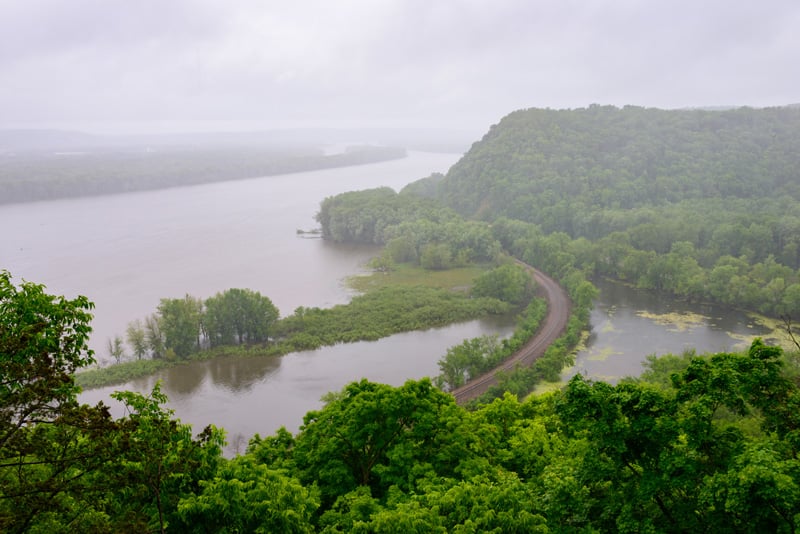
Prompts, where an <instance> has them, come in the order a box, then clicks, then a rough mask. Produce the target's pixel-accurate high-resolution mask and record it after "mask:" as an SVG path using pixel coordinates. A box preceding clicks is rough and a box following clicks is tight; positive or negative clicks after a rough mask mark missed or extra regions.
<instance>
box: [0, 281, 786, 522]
mask: <svg viewBox="0 0 800 534" xmlns="http://www.w3.org/2000/svg"><path fill="white" fill-rule="evenodd" d="M0 282H2V284H0V311H2V315H0V318H1V321H0V326H2V328H0V349H2V352H1V353H0V358H2V360H0V361H2V364H3V365H2V367H0V371H1V372H2V375H1V376H0V385H2V388H3V389H2V390H0V392H2V394H3V395H2V396H0V402H2V404H0V410H1V411H0V413H2V415H3V419H2V421H0V423H2V426H0V431H1V432H2V433H1V434H0V437H2V442H0V459H1V461H0V525H2V528H3V530H4V531H6V532H23V531H24V532H75V531H82V532H89V531H91V532H120V531H126V532H131V531H136V532H399V531H402V532H408V531H419V532H498V533H499V532H687V531H690V532H709V531H712V532H795V531H796V530H797V527H798V522H800V460H798V454H799V453H800V415H798V414H800V389H798V384H797V382H796V381H795V379H794V377H796V376H797V374H796V373H794V372H792V373H787V372H786V371H785V369H784V365H785V363H784V362H785V361H787V360H785V359H784V357H783V356H784V355H783V353H782V350H781V349H780V348H776V347H769V346H766V345H765V344H764V343H762V342H761V341H760V340H757V341H755V342H754V343H753V344H752V346H751V347H750V349H749V350H748V351H747V352H746V353H742V354H733V353H720V354H714V355H707V356H695V355H694V354H691V353H687V354H685V355H683V356H680V357H668V358H666V359H665V360H664V363H663V364H661V363H660V362H659V361H658V360H654V359H650V361H649V370H648V371H647V372H646V373H645V374H644V375H643V377H642V378H641V379H637V380H634V379H628V380H624V381H622V382H621V383H620V384H618V385H616V386H614V385H610V384H606V383H603V382H592V381H589V380H586V379H584V378H582V377H580V376H577V377H575V378H574V379H573V380H571V381H570V382H569V384H568V385H567V386H566V387H565V388H564V389H563V391H557V392H554V393H551V394H548V395H545V396H541V397H532V398H530V399H528V400H526V401H524V402H521V401H520V400H518V399H517V397H515V396H513V395H510V394H506V395H504V396H503V397H502V398H498V399H495V400H494V401H492V402H490V403H488V404H483V405H480V406H476V407H475V408H474V409H473V410H472V411H467V410H466V409H464V408H462V407H459V406H457V405H456V404H455V402H454V399H453V398H452V397H451V396H449V395H448V394H446V393H444V392H442V391H441V390H439V389H437V388H435V387H434V386H433V384H432V383H431V381H430V380H428V379H423V380H419V381H408V382H407V383H406V384H405V385H403V386H401V387H391V386H386V385H382V384H375V383H372V382H368V381H366V380H363V381H360V382H355V383H352V384H349V385H348V386H346V387H345V388H344V389H343V390H342V391H340V392H337V393H333V394H330V395H328V396H327V399H326V401H327V403H326V404H325V406H324V407H323V408H321V409H320V410H317V411H313V412H309V413H308V414H307V415H306V417H305V418H304V424H303V426H302V428H301V429H300V431H299V432H298V433H297V434H296V435H293V434H291V433H289V432H288V431H286V430H285V429H280V430H279V431H278V432H276V433H275V434H274V435H272V436H266V437H261V436H258V435H256V436H254V437H253V439H251V441H250V443H249V446H248V448H247V451H246V453H245V454H243V455H241V456H238V457H235V458H232V459H226V458H223V457H222V452H221V451H222V445H223V433H222V432H221V431H219V430H217V429H215V428H213V427H209V428H207V429H205V430H204V431H202V432H201V433H200V434H199V435H197V436H193V435H192V430H191V428H190V427H189V426H188V425H184V424H182V423H180V421H178V420H176V419H175V418H174V416H173V414H172V412H171V411H169V410H167V409H165V408H164V407H163V405H164V402H165V401H166V398H165V397H164V395H163V394H162V393H161V392H160V390H159V388H158V386H156V388H155V389H154V390H153V392H152V393H151V394H150V395H148V396H143V395H140V394H136V393H130V392H120V393H117V394H115V397H116V398H117V399H118V400H120V401H122V402H123V403H124V405H125V406H126V407H127V409H126V414H125V415H124V416H123V417H120V418H118V419H112V418H111V417H110V415H109V414H108V410H107V409H106V408H105V407H104V406H102V404H100V405H98V406H96V407H89V406H80V405H78V404H77V402H76V400H75V394H76V391H77V389H76V387H75V385H74V383H73V382H72V379H71V372H72V371H74V370H75V369H76V368H79V367H81V366H83V365H86V364H88V363H90V362H91V361H92V355H91V353H90V352H89V351H88V350H87V349H86V346H85V336H86V334H88V332H89V328H88V326H87V325H88V320H89V318H90V315H89V314H88V312H87V310H88V309H90V308H91V306H90V304H89V303H88V302H87V301H86V300H85V299H83V298H79V299H76V300H74V301H67V300H64V299H61V298H56V297H52V296H49V295H46V294H45V293H44V292H43V288H42V287H41V286H36V285H33V284H23V285H22V286H20V287H19V288H17V287H15V286H13V285H12V284H11V283H10V277H9V276H8V275H7V273H4V276H3V277H0ZM790 361H793V359H792V360H790ZM50 377H52V378H50ZM12 392H14V393H20V394H21V395H20V396H18V395H12V394H11V393H12Z"/></svg>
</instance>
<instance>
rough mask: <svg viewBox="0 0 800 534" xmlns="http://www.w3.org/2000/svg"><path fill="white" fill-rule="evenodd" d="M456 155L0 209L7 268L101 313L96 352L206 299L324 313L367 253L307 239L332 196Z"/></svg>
mask: <svg viewBox="0 0 800 534" xmlns="http://www.w3.org/2000/svg"><path fill="white" fill-rule="evenodd" d="M458 157H459V155H458V154H433V153H422V152H412V153H410V154H409V156H408V157H406V158H404V159H401V160H395V161H388V162H383V163H377V164H369V165H361V166H354V167H345V168H336V169H327V170H321V171H313V172H302V173H295V174H286V175H279V176H270V177H264V178H253V179H248V180H238V181H231V182H221V183H214V184H207V185H198V186H192V187H179V188H172V189H164V190H159V191H145V192H139V193H127V194H121V195H110V196H102V197H89V198H77V199H65V200H57V201H49V202H36V203H29V204H16V205H4V206H0V228H3V229H9V230H5V231H3V232H2V234H0V265H2V267H3V268H5V269H8V270H9V271H10V272H11V273H12V275H14V276H15V278H17V279H20V278H24V279H26V280H29V281H32V282H36V283H42V284H45V285H46V286H47V289H48V291H49V292H51V293H54V294H59V295H61V294H63V295H66V296H67V297H74V296H76V295H86V296H87V297H89V299H90V300H92V301H94V302H95V304H96V309H95V319H94V321H93V323H92V326H93V329H94V333H93V336H92V340H91V345H92V347H93V348H94V349H95V350H96V351H97V353H98V356H100V357H101V358H102V357H105V356H106V355H105V343H106V340H107V339H108V338H110V337H113V336H115V335H123V336H124V333H125V328H126V326H127V324H128V323H129V322H130V321H132V320H135V319H142V318H144V317H145V316H147V315H149V314H151V313H153V312H154V311H155V309H156V306H157V305H158V303H159V300H160V299H161V298H178V297H183V296H184V295H185V294H187V293H188V294H190V295H192V296H194V297H199V298H203V299H205V298H207V297H210V296H213V295H214V294H216V293H217V292H220V291H224V290H226V289H229V288H234V287H237V288H249V289H253V290H255V291H260V292H261V293H262V294H263V295H266V296H268V297H269V298H270V299H272V301H273V302H274V303H275V305H276V306H277V307H278V309H279V310H280V311H281V314H282V315H288V314H290V313H292V311H294V309H295V308H297V307H298V306H307V307H311V306H318V307H329V306H332V305H335V304H339V303H343V302H346V301H347V300H348V299H349V297H350V296H351V292H350V291H349V290H348V289H347V288H346V287H344V285H343V284H342V280H343V278H345V277H346V276H350V275H353V274H356V273H358V272H359V271H360V270H361V269H362V268H363V265H364V263H365V262H366V261H367V260H368V259H369V258H370V257H371V256H372V255H374V253H375V249H374V248H372V247H364V246H355V245H338V244H333V243H328V242H326V241H323V240H321V239H308V238H301V237H298V235H297V233H296V232H297V230H298V229H304V230H308V229H311V228H314V227H316V226H317V223H316V221H315V220H314V215H315V214H316V212H317V210H318V209H319V203H320V201H322V200H323V199H324V198H325V197H326V196H329V195H335V194H338V193H341V192H344V191H350V190H360V189H367V188H372V187H380V186H389V187H393V188H395V189H396V190H397V189H400V188H402V187H403V186H404V185H406V184H407V183H409V182H412V181H414V180H417V179H419V178H423V177H426V176H428V175H430V174H431V173H432V172H446V171H447V169H448V168H449V167H450V165H452V164H453V163H455V161H456V160H457V159H458Z"/></svg>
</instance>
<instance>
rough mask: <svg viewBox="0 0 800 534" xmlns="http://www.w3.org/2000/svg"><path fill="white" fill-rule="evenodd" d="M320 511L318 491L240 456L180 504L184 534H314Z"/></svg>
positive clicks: (248, 457) (181, 526)
mask: <svg viewBox="0 0 800 534" xmlns="http://www.w3.org/2000/svg"><path fill="white" fill-rule="evenodd" d="M318 506H319V501H318V499H317V497H316V495H315V492H314V491H313V490H310V489H307V488H305V487H303V486H302V485H301V484H300V482H299V481H298V480H297V479H295V478H290V477H289V476H287V475H285V474H284V473H281V472H279V471H276V470H273V469H270V468H269V467H268V466H266V465H264V464H260V463H256V462H254V461H253V458H252V457H250V456H241V457H237V458H235V459H233V460H231V461H228V462H225V463H224V464H223V465H222V466H221V468H220V469H219V470H218V471H217V473H216V474H215V475H214V476H213V478H210V479H208V480H204V481H203V482H202V486H201V490H200V491H199V492H197V493H196V494H192V495H189V496H187V497H184V498H183V499H181V501H180V503H179V504H178V514H179V516H180V523H181V524H180V530H181V531H182V532H198V533H203V532H219V533H235V532H286V533H302V532H309V533H310V532H314V529H313V527H312V525H311V517H312V514H313V513H314V511H315V510H316V509H317V507H318Z"/></svg>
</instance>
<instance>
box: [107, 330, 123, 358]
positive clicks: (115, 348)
mask: <svg viewBox="0 0 800 534" xmlns="http://www.w3.org/2000/svg"><path fill="white" fill-rule="evenodd" d="M108 354H109V356H111V357H112V358H113V359H114V363H119V362H121V361H122V359H123V358H124V357H125V347H124V346H123V344H122V338H121V337H119V336H114V339H111V338H109V340H108Z"/></svg>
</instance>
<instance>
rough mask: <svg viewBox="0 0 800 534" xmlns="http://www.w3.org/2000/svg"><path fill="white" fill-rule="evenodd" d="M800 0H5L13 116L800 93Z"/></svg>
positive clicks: (282, 113) (367, 112) (280, 112)
mask: <svg viewBox="0 0 800 534" xmlns="http://www.w3.org/2000/svg"><path fill="white" fill-rule="evenodd" d="M798 27H800V7H798V4H796V2H794V1H793V0H785V1H777V0H774V1H769V0H768V1H766V2H761V3H749V2H729V1H724V2H723V1H721V0H715V1H710V2H702V3H698V2H689V1H686V0H676V1H673V2H645V1H635V0H594V1H592V0H585V1H578V0H565V1H531V0H496V1H491V2H490V1H488V0H487V1H479V0H463V1H461V0H459V1H452V2H430V1H426V0H405V1H404V0H393V1H392V0H385V1H380V0H341V1H336V2H331V1H329V0H298V1H295V2H286V1H277V0H274V1H265V0H239V1H236V2H225V3H223V2H217V1H213V0H170V1H168V2H165V1H161V0H158V1H157V0H137V1H136V2H130V1H125V0H117V1H114V0H70V1H69V2H64V1H61V0H26V1H22V0H0V72H1V73H2V75H0V76H2V83H0V117H1V119H0V120H2V121H5V122H6V123H15V122H16V123H19V122H23V121H49V122H64V121H84V122H85V121H133V120H145V121H165V120H175V121H188V120H239V121H243V120H254V121H259V122H261V123H264V124H273V123H274V124H281V125H285V124H293V123H305V124H315V123H319V124H338V123H345V124H359V123H366V124H423V125H438V126H448V125H454V126H463V125H468V126H471V127H476V128H484V127H485V126H486V125H488V124H490V123H492V122H496V121H497V120H498V119H499V118H500V117H502V116H503V115H505V114H506V113H508V112H510V111H513V110H514V109H519V108H523V107H557V108H558V107H578V106H585V105H588V104H591V103H595V102H596V103H609V104H616V105H624V104H636V105H647V106H658V107H683V106H701V105H718V104H719V105H728V104H735V105H752V106H764V105H780V104H787V103H792V102H797V101H800V96H798V89H797V88H798V87H800V83H798V82H800V80H798V79H797V77H798V75H797V71H798V69H796V67H795V65H796V63H797V62H798V58H800V38H798V37H796V34H797V32H796V28H798Z"/></svg>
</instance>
